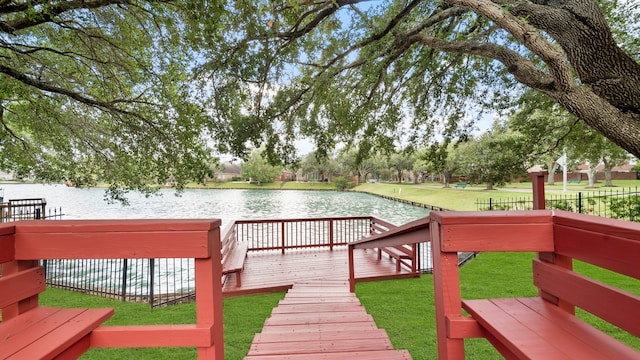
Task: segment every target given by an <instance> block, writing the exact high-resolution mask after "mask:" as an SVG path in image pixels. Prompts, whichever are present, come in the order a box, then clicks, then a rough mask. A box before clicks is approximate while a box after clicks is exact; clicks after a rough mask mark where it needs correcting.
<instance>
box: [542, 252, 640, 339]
mask: <svg viewBox="0 0 640 360" xmlns="http://www.w3.org/2000/svg"><path fill="white" fill-rule="evenodd" d="M533 271H534V284H535V285H536V286H537V287H539V288H540V289H542V290H544V291H545V292H547V293H550V294H553V295H555V296H557V297H559V298H561V299H563V300H565V301H568V302H569V303H571V304H574V305H576V306H578V307H580V308H582V309H585V310H587V311H588V312H590V313H592V314H594V315H596V316H599V317H600V318H602V319H604V320H606V321H608V322H610V323H611V324H614V325H616V326H618V327H620V328H622V329H625V330H626V331H628V332H630V333H632V334H633V335H635V336H640V322H639V321H638V319H640V296H636V295H633V294H630V293H627V292H624V291H622V290H619V289H616V288H614V287H611V286H608V285H606V284H602V283H600V282H598V281H595V280H592V279H589V278H588V277H586V276H582V275H580V274H577V273H574V272H572V271H569V270H566V269H564V268H562V267H559V266H556V265H553V264H549V263H544V262H542V261H539V260H534V261H533Z"/></svg>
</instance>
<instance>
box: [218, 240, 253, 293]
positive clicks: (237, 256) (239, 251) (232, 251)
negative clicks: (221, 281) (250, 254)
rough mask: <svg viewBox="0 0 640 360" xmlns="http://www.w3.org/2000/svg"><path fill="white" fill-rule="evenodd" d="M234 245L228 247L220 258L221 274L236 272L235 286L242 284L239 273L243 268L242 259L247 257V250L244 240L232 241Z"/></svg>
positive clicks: (247, 246)
mask: <svg viewBox="0 0 640 360" xmlns="http://www.w3.org/2000/svg"><path fill="white" fill-rule="evenodd" d="M234 243H235V244H234V245H233V246H232V247H229V248H228V249H229V250H227V252H226V253H224V254H223V256H224V258H223V260H222V274H223V275H229V274H233V273H235V274H236V286H237V287H241V286H242V276H241V275H240V273H241V272H242V270H243V269H244V260H245V259H246V258H247V251H248V250H249V245H248V243H246V242H244V241H238V242H236V241H234Z"/></svg>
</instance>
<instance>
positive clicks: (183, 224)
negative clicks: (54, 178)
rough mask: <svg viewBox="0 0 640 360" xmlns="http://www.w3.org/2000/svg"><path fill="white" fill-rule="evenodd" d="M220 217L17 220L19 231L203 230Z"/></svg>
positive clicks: (218, 221)
mask: <svg viewBox="0 0 640 360" xmlns="http://www.w3.org/2000/svg"><path fill="white" fill-rule="evenodd" d="M220 224H221V220H220V219H128V220H56V221H48V220H35V221H25V222H19V223H18V224H17V225H16V226H17V227H16V232H20V233H57V232H61V233H96V232H112V231H113V229H118V231H121V232H173V231H177V232H180V231H204V232H207V231H209V230H212V229H214V228H217V227H220Z"/></svg>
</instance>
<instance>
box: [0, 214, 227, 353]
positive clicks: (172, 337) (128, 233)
mask: <svg viewBox="0 0 640 360" xmlns="http://www.w3.org/2000/svg"><path fill="white" fill-rule="evenodd" d="M219 225H220V221H219V220H91V221H74V220H70V221H69V220H57V221H46V220H39V221H22V222H17V223H10V224H2V225H0V264H1V265H2V267H1V270H2V275H1V277H0V308H1V311H2V322H1V323H0V358H2V359H5V358H8V359H53V358H55V359H63V358H64V359H67V358H77V357H78V356H80V355H81V354H82V353H83V352H85V351H86V350H87V349H89V348H90V347H175V346H188V347H197V348H198V357H199V358H201V359H204V358H207V359H211V358H218V359H222V358H223V357H224V346H223V332H222V285H221V280H220V279H221V271H222V269H221V265H220V248H219V246H220V241H219V239H220V233H219ZM122 258H194V259H195V276H196V278H195V292H196V312H197V313H196V324H188V325H144V326H104V325H102V323H103V322H104V321H105V320H107V319H108V318H109V317H110V316H111V315H113V309H58V308H50V307H43V306H39V305H38V294H39V293H40V292H42V291H44V289H45V278H44V271H43V268H42V267H41V266H40V265H39V264H38V263H39V260H41V259H122Z"/></svg>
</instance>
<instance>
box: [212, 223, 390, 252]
mask: <svg viewBox="0 0 640 360" xmlns="http://www.w3.org/2000/svg"><path fill="white" fill-rule="evenodd" d="M393 227H395V225H393V224H391V223H389V222H387V221H384V220H381V219H378V218H376V217H373V216H354V217H328V218H311V219H269V220H236V221H235V222H233V223H232V224H230V225H229V226H228V227H227V230H226V231H225V233H224V235H223V236H225V237H229V236H231V237H235V239H236V240H237V241H246V242H248V244H249V251H263V250H279V251H281V252H282V253H283V254H284V253H285V251H286V250H293V249H305V248H320V247H322V248H329V249H331V250H333V248H334V247H335V246H346V245H348V244H350V243H352V242H355V241H358V240H360V239H362V237H363V236H368V235H371V234H375V233H379V232H384V231H387V230H389V229H391V228H393Z"/></svg>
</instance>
